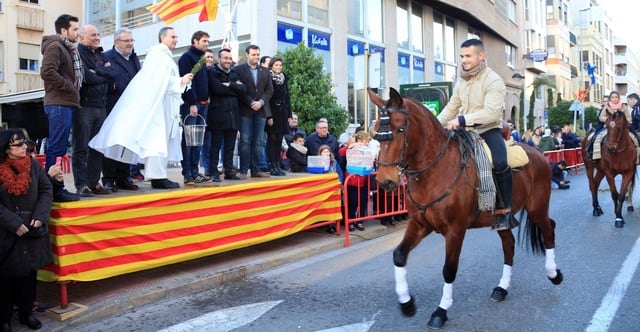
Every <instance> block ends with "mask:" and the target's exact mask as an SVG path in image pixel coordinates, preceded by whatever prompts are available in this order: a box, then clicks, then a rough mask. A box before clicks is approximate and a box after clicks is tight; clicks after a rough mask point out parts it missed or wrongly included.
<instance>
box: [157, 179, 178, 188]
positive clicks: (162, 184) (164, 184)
mask: <svg viewBox="0 0 640 332" xmlns="http://www.w3.org/2000/svg"><path fill="white" fill-rule="evenodd" d="M151 188H153V189H176V188H180V185H179V184H178V183H177V182H173V181H169V179H153V180H151Z"/></svg>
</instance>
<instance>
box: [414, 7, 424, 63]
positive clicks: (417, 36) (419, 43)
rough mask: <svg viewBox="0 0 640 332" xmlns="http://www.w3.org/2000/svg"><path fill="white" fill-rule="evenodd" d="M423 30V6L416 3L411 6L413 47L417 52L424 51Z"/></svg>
mask: <svg viewBox="0 0 640 332" xmlns="http://www.w3.org/2000/svg"><path fill="white" fill-rule="evenodd" d="M422 30H423V28H422V6H421V5H419V4H417V3H415V2H414V3H413V4H412V5H411V46H412V47H413V50H414V51H415V52H423V51H424V46H423V37H422Z"/></svg>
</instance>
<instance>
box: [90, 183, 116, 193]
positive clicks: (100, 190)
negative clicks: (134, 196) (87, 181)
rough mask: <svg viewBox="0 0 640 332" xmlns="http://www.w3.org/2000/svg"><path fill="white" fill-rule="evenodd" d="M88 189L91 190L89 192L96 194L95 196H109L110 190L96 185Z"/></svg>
mask: <svg viewBox="0 0 640 332" xmlns="http://www.w3.org/2000/svg"><path fill="white" fill-rule="evenodd" d="M89 189H91V192H92V193H94V194H96V195H109V194H111V190H109V189H106V188H105V187H103V186H101V185H99V184H97V185H95V186H93V187H89Z"/></svg>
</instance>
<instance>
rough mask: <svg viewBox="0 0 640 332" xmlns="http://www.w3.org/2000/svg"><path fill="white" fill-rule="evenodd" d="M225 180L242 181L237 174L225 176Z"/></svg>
mask: <svg viewBox="0 0 640 332" xmlns="http://www.w3.org/2000/svg"><path fill="white" fill-rule="evenodd" d="M224 179H225V180H242V179H241V178H239V177H238V176H237V175H235V174H225V175H224Z"/></svg>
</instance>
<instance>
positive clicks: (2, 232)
mask: <svg viewBox="0 0 640 332" xmlns="http://www.w3.org/2000/svg"><path fill="white" fill-rule="evenodd" d="M0 149H2V150H1V151H0V329H1V331H3V332H4V331H11V316H12V313H13V307H14V305H15V306H17V307H18V318H19V321H20V323H21V324H24V325H26V326H27V327H29V328H30V329H32V330H37V329H39V328H41V327H42V323H41V322H40V321H39V320H38V319H37V318H36V317H35V316H34V315H33V313H32V311H31V308H32V306H33V302H34V301H35V298H36V284H37V279H36V271H37V270H38V269H39V268H41V267H44V266H46V265H48V264H51V263H52V262H53V257H52V254H51V243H50V240H49V231H48V226H47V222H48V221H49V214H50V212H51V200H52V195H53V193H52V188H51V182H50V181H49V179H48V178H47V175H46V173H45V172H44V170H43V169H42V166H41V165H40V163H39V162H38V161H37V160H36V159H33V158H31V156H29V155H28V154H27V143H26V138H25V136H24V133H23V132H22V130H19V129H9V130H6V131H3V132H0Z"/></svg>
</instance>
